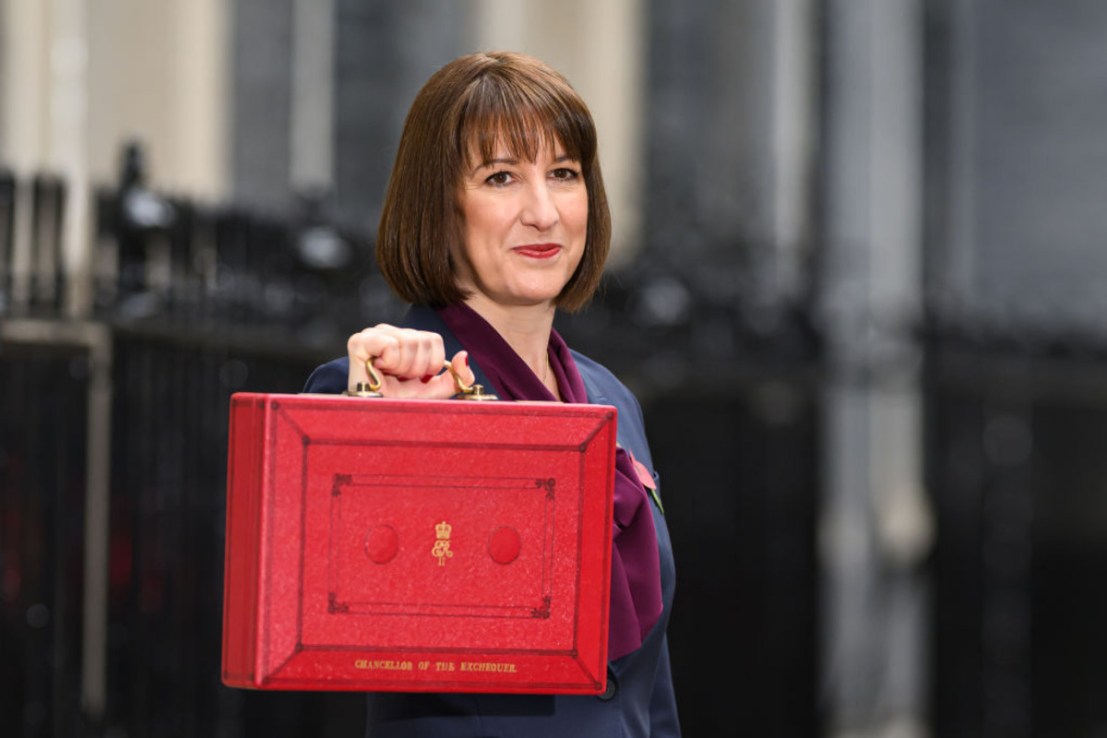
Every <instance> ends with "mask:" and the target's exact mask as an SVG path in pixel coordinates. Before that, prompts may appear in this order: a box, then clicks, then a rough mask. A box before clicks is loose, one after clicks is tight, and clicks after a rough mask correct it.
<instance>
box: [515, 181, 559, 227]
mask: <svg viewBox="0 0 1107 738" xmlns="http://www.w3.org/2000/svg"><path fill="white" fill-rule="evenodd" d="M560 219H561V215H560V214H559V213H558V212H557V203H556V202H555V201H554V198H553V193H551V192H550V188H549V185H548V184H547V183H546V182H545V180H542V181H540V182H537V183H535V184H533V185H532V186H530V187H528V188H527V195H526V201H525V202H524V203H523V211H522V213H521V214H520V220H522V222H523V225H526V226H530V227H531V228H534V229H535V230H538V231H548V230H550V229H551V228H553V227H554V226H555V225H557V222H558V221H559V220H560Z"/></svg>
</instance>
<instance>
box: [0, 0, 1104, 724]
mask: <svg viewBox="0 0 1107 738" xmlns="http://www.w3.org/2000/svg"><path fill="white" fill-rule="evenodd" d="M1105 37H1107V4H1105V3H1102V2H1100V0H1055V1H1054V2H1050V3H1043V2H1036V1H1034V0H724V1H720V0H603V1H602V2H587V1H586V0H559V1H557V2H554V1H553V0H546V1H542V2H539V1H537V0H534V1H530V2H512V1H510V0H449V1H440V2H436V1H434V0H419V1H415V2H403V3H399V2H384V1H383V0H159V1H158V2H146V1H143V0H0V608H2V609H0V734H2V735H4V736H26V737H31V736H35V737H37V736H54V737H57V736H104V737H106V738H125V737H127V736H226V737H228V738H230V737H232V736H233V737H237V736H262V735H265V736H276V737H281V736H305V735H311V736H328V737H329V736H354V735H360V734H361V733H362V730H363V723H364V719H363V715H362V708H363V698H362V697H361V696H359V695H356V694H352V695H351V694H312V693H295V692H284V693H271V694H270V693H259V692H249V691H243V690H234V689H228V688H226V687H223V686H222V685H221V683H220V679H219V676H220V645H221V613H222V597H223V591H222V575H223V571H222V567H223V545H224V538H223V534H224V521H225V507H224V496H225V474H226V443H227V411H228V399H229V397H230V395H231V393H233V392H237V391H264V392H297V391H299V389H300V388H301V387H302V385H303V382H304V380H305V378H306V377H307V374H308V373H309V371H310V370H311V368H313V367H314V366H315V365H316V364H318V363H320V362H321V361H324V360H327V359H329V358H332V357H334V356H338V355H341V354H342V353H343V352H344V345H345V338H346V336H347V335H348V334H349V333H350V332H352V331H354V330H357V329H359V328H360V327H363V326H364V325H366V324H369V323H375V322H379V321H382V320H388V319H390V318H393V317H395V316H396V314H397V311H398V310H399V309H401V306H400V305H398V304H397V303H396V302H395V301H394V300H393V298H392V297H391V296H390V295H389V294H388V292H387V289H386V288H385V286H384V284H383V282H382V280H381V279H380V276H379V274H378V273H377V272H376V269H375V264H374V261H373V258H372V250H373V241H374V238H375V229H376V220H377V217H378V214H379V208H380V204H381V199H382V194H383V190H384V186H385V183H386V181H387V177H388V173H389V168H390V166H391V163H392V158H393V156H394V153H395V149H396V143H397V140H398V136H399V132H400V128H401V126H402V122H403V118H404V116H405V114H406V110H407V107H408V105H409V104H410V102H411V100H412V98H413V96H414V94H415V92H416V91H417V89H418V87H419V86H420V85H421V84H422V82H423V81H424V80H425V79H426V77H427V76H428V75H429V74H430V73H432V72H433V71H434V70H435V69H437V68H438V67H439V66H440V65H442V64H443V63H445V62H446V61H448V60H450V59H451V58H453V57H454V56H456V55H459V54H461V53H466V52H468V51H472V50H477V49H482V48H512V49H518V50H522V51H527V52H530V53H533V54H535V55H538V56H540V57H542V58H544V59H546V60H547V61H549V62H550V63H552V64H553V65H554V66H555V67H557V68H559V69H560V70H561V71H563V72H564V73H565V74H566V76H567V77H568V78H569V79H570V81H571V82H572V83H573V84H574V85H575V86H576V87H577V89H578V90H579V91H580V92H581V93H582V95H583V96H584V98H585V99H586V100H587V101H588V102H589V104H590V105H591V106H592V109H593V113H594V115H595V117H596V119H597V123H598V126H599V129H600V137H601V158H602V161H603V166H604V174H605V179H606V181H607V183H608V188H609V195H610V198H611V200H612V207H613V216H614V221H615V241H616V244H615V248H616V251H615V255H614V257H613V259H612V263H611V268H610V269H609V273H608V275H607V279H606V281H605V284H604V288H603V290H602V292H601V294H600V296H599V297H598V298H597V299H596V301H595V302H594V304H593V305H591V306H590V307H589V308H588V309H587V310H585V311H584V312H582V313H580V314H578V315H575V316H572V317H567V318H566V319H564V320H563V321H562V322H561V323H560V324H559V328H560V330H561V331H562V332H563V333H564V334H565V335H566V336H567V338H568V340H569V342H570V344H572V345H574V346H576V347H577V348H579V349H580V350H582V351H583V352H584V353H586V354H590V355H592V356H593V357H595V358H596V359H598V360H600V361H601V362H603V363H605V364H607V365H608V366H609V367H610V368H612V369H613V370H614V371H615V372H616V373H617V374H619V375H620V376H621V377H622V378H623V379H624V381H626V382H627V383H628V384H629V385H630V386H631V387H632V388H633V389H634V390H635V392H636V393H637V395H638V397H639V399H640V400H641V402H642V405H643V408H644V412H645V415H646V421H647V427H648V429H649V432H650V438H651V444H652V446H653V451H654V456H655V462H656V466H657V468H658V470H659V472H660V474H661V477H662V480H663V481H662V491H663V494H664V496H665V500H666V512H667V518H668V521H669V525H670V528H671V532H672V538H673V543H674V547H675V551H676V557H677V566H678V587H677V602H676V605H675V608H674V611H673V619H672V628H671V636H670V638H671V646H672V652H673V653H672V659H673V669H674V679H675V681H676V687H677V693H678V700H679V704H680V709H681V713H682V720H683V723H684V730H685V734H686V735H688V736H691V737H692V738H698V737H699V736H731V735H734V736H738V735H763V736H827V737H828V738H829V737H835V738H847V737H848V738H867V737H870V736H871V737H874V738H875V737H887V738H901V737H902V738H925V737H927V736H935V737H940V738H946V737H957V736H985V737H987V736H1005V737H1018V736H1042V737H1047V736H1048V737H1050V738H1053V737H1057V736H1064V737H1068V736H1082V737H1083V736H1087V737H1089V738H1102V737H1103V736H1107V699H1104V697H1105V696H1107V658H1105V657H1107V636H1105V631H1104V628H1103V625H1102V624H1103V623H1104V622H1107V588H1105V587H1104V586H1103V584H1102V583H1103V582H1104V581H1107V453H1105V451H1107V320H1105V318H1107V290H1105V289H1104V286H1103V283H1104V278H1105V277H1107V248H1104V247H1105V245H1107V207H1105V204H1107V136H1105V135H1104V131H1107V45H1105V44H1104V43H1103V39H1104V38H1105ZM1097 582H1098V584H1097Z"/></svg>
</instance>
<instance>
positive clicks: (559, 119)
mask: <svg viewBox="0 0 1107 738" xmlns="http://www.w3.org/2000/svg"><path fill="white" fill-rule="evenodd" d="M610 229H611V227H610V216H609V213H608V207H607V200H606V196H605V194H604V187H603V180H602V177H601V176H600V166H599V160H598V157H597V151H596V131H595V127H594V124H593V121H592V117H591V114H590V113H589V112H588V108H587V107H586V106H585V104H584V102H583V101H582V100H581V98H580V97H579V95H577V93H576V92H575V91H574V90H573V89H572V87H570V85H569V84H568V82H567V81H566V80H565V79H564V78H563V77H562V76H561V75H560V74H558V73H557V72H556V71H554V70H553V69H551V68H550V67H548V66H547V65H545V64H544V63H542V62H540V61H538V60H537V59H534V58H531V57H528V56H524V55H521V54H515V53H506V52H497V53H478V54H471V55H468V56H463V57H461V58H459V59H456V60H454V61H453V62H451V63H449V64H447V65H446V66H444V67H443V68H442V69H440V70H439V71H438V72H436V73H435V74H434V75H433V76H432V77H431V78H430V79H429V80H428V81H427V83H426V85H425V86H424V87H423V89H422V90H421V91H420V92H419V94H418V96H417V97H416V99H415V101H414V103H413V104H412V107H411V110H410V112H409V113H408V117H407V121H406V123H405V125H404V131H403V134H402V137H401V139H400V146H399V150H398V152H397V156H396V162H395V166H394V168H393V171H392V178H391V181H390V183H389V188H388V193H387V196H386V198H385V204H384V210H383V214H382V217H381V222H380V228H379V233H378V241H377V261H378V263H379V265H380V269H381V272H382V273H383V274H384V276H385V278H386V279H387V280H388V282H389V285H390V286H391V287H392V289H393V290H394V291H395V292H396V293H397V294H398V295H399V296H400V297H401V298H402V299H403V300H405V301H406V302H409V303H411V304H412V308H411V309H410V310H409V311H408V313H407V315H406V316H405V318H404V320H403V321H402V325H400V326H391V325H384V324H381V325H377V326H374V327H372V328H367V329H365V330H363V331H361V332H359V333H356V334H354V335H353V336H351V337H350V339H349V341H348V343H347V354H348V355H347V356H346V357H345V358H342V359H337V360H335V361H332V362H330V363H329V364H325V365H323V366H321V367H319V368H318V369H316V370H315V372H314V373H312V375H311V377H310V378H309V379H308V382H307V386H306V387H305V391H307V392H335V393H337V392H344V391H346V392H349V391H352V390H354V389H355V388H356V387H357V385H358V384H359V383H365V382H368V381H369V376H368V374H367V370H366V366H365V364H366V362H367V361H369V360H370V359H372V361H373V366H374V367H375V368H376V369H377V370H378V372H379V373H380V374H381V375H382V376H381V379H382V388H381V392H382V393H383V394H384V395H385V396H388V397H420V398H446V397H449V396H451V395H453V394H454V392H455V391H456V389H455V385H454V380H453V378H452V377H451V376H450V372H441V371H440V370H441V369H442V367H443V363H444V361H445V360H446V359H447V357H448V358H449V359H450V363H451V365H452V367H453V369H454V371H455V372H456V373H457V374H458V375H459V376H460V377H461V378H462V379H463V380H464V381H465V382H467V383H473V382H477V383H479V384H482V385H483V386H484V387H485V388H487V389H488V390H489V391H492V392H494V393H495V394H497V395H498V396H499V397H500V399H501V400H547V401H563V402H592V403H599V404H610V405H615V406H616V407H617V408H618V410H619V416H618V417H619V423H618V440H619V448H618V449H617V452H616V485H615V488H616V489H615V525H614V527H613V540H614V546H613V547H612V548H613V553H612V590H611V622H610V628H609V632H610V635H609V645H608V652H609V659H610V661H609V666H608V689H607V692H605V694H604V695H602V696H600V697H594V696H580V695H478V694H394V693H380V694H374V695H372V696H371V697H370V709H369V730H368V735H369V736H371V737H372V738H387V737H390V736H397V737H398V736H403V737H404V738H412V737H418V736H433V738H451V737H452V736H457V737H458V738H461V737H462V736H464V737H465V738H476V737H479V736H497V737H502V738H507V737H509V736H520V737H526V738H542V737H543V736H549V737H550V738H566V737H567V736H568V737H571V738H590V737H592V736H595V737H596V738H615V737H617V736H653V737H655V738H656V737H659V736H662V737H665V738H669V737H670V736H678V735H679V734H680V728H679V724H678V721H677V713H676V702H675V698H674V695H673V686H672V679H671V675H670V669H669V654H668V644H667V641H666V635H665V633H666V628H667V625H668V620H669V610H670V606H671V604H672V597H673V574H674V569H673V561H672V553H671V547H670V544H669V537H668V532H667V530H666V527H665V522H664V518H663V517H662V510H661V501H660V497H659V496H658V494H657V476H656V475H655V474H653V473H652V472H651V471H650V469H651V468H652V463H651V460H650V452H649V448H648V446H647V444H646V435H645V430H644V428H643V425H642V413H641V410H640V408H639V406H638V403H637V401H636V400H635V398H634V397H633V396H632V395H631V393H630V392H629V390H627V389H626V387H624V386H623V385H622V384H621V383H620V382H619V381H618V380H617V379H615V377H614V376H613V375H612V374H611V373H610V372H608V371H607V370H606V369H604V368H603V367H602V366H600V365H599V364H597V363H596V362H594V361H592V360H590V359H588V358H586V357H584V356H582V355H580V354H578V353H576V352H573V351H571V350H569V348H568V347H567V346H566V345H565V342H564V340H562V338H561V336H559V335H558V333H557V332H556V331H555V330H554V329H553V321H554V315H555V313H556V311H557V310H558V309H562V310H567V311H572V310H576V309H579V308H580V307H582V306H583V305H584V304H585V303H586V302H587V301H588V300H589V299H590V298H591V296H592V293H593V292H594V291H595V289H596V286H597V284H598V283H599V281H600V276H601V273H602V270H603V264H604V260H605V258H606V256H607V251H608V245H609V241H610Z"/></svg>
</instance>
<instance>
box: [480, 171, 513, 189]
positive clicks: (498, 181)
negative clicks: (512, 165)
mask: <svg viewBox="0 0 1107 738" xmlns="http://www.w3.org/2000/svg"><path fill="white" fill-rule="evenodd" d="M511 179H512V177H511V173H510V172H495V173H493V174H490V175H488V176H487V177H485V178H484V181H485V182H487V183H488V184H490V185H492V186H493V187H503V186H504V185H506V184H509V183H510V182H511Z"/></svg>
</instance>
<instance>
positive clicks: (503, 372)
mask: <svg viewBox="0 0 1107 738" xmlns="http://www.w3.org/2000/svg"><path fill="white" fill-rule="evenodd" d="M437 312H438V314H439V316H440V317H441V318H442V320H443V321H445V323H446V325H447V326H449V328H450V330H451V331H453V334H454V335H455V336H456V337H457V339H458V340H459V341H460V342H461V344H462V345H463V346H464V347H465V349H466V350H467V351H468V352H469V356H470V357H472V359H473V360H474V361H475V362H476V364H477V366H479V367H480V368H481V370H482V371H483V372H484V374H485V376H487V377H488V381H489V382H491V383H492V389H493V390H494V391H495V393H496V394H497V395H499V396H500V397H501V398H502V399H506V400H545V401H550V402H556V401H557V398H556V397H554V396H553V393H551V392H550V391H549V389H548V388H547V387H546V386H545V385H544V384H543V383H542V381H541V380H540V379H539V378H538V377H536V376H535V375H534V372H532V371H531V369H530V367H528V366H527V364H526V362H524V361H523V360H522V359H521V358H520V357H519V355H518V354H516V353H515V351H514V349H512V348H511V346H509V345H508V343H507V341H505V340H504V339H503V337H502V336H500V334H499V333H497V332H496V329H495V328H493V327H492V326H491V325H490V324H489V323H488V322H487V321H486V320H485V319H484V318H482V317H481V316H480V315H478V314H477V313H476V312H475V311H474V310H473V309H472V308H470V307H469V306H468V305H465V304H464V303H455V304H453V305H449V306H447V307H445V308H442V309H440V310H438V311H437ZM548 356H549V361H550V369H551V370H552V371H553V373H554V376H555V377H556V378H557V386H558V389H559V390H560V391H561V396H562V398H564V400H565V402H574V403H587V402H588V395H587V392H586V390H585V387H584V380H583V379H581V376H580V372H579V371H577V365H576V362H574V361H573V356H572V354H571V353H570V351H569V347H568V346H567V345H566V343H565V340H564V339H563V338H562V337H561V336H560V335H559V334H558V333H557V331H551V333H550V343H549V348H548ZM648 474H649V472H648V471H647V470H646V469H645V467H644V466H642V464H640V463H639V462H637V461H636V460H635V459H634V458H633V457H632V456H631V454H630V453H629V452H627V451H626V450H624V449H623V448H622V447H621V446H620V447H618V448H617V449H616V451H615V510H614V518H615V519H614V523H613V525H612V539H613V542H614V546H612V552H611V619H610V628H609V630H608V654H607V656H608V659H610V660H612V661H613V660H615V659H617V658H619V657H620V656H625V655H626V654H628V653H630V652H631V651H633V650H635V649H636V648H638V647H639V646H641V645H642V639H643V638H645V637H646V634H647V633H648V632H649V631H650V628H652V627H653V625H654V623H656V622H657V619H658V617H660V615H661V568H660V564H659V561H658V549H657V531H656V530H655V529H654V523H653V513H652V510H651V507H650V505H651V503H650V498H649V494H648V493H647V492H646V488H645V485H644V484H643V479H644V478H645V477H644V476H643V475H646V476H648Z"/></svg>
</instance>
